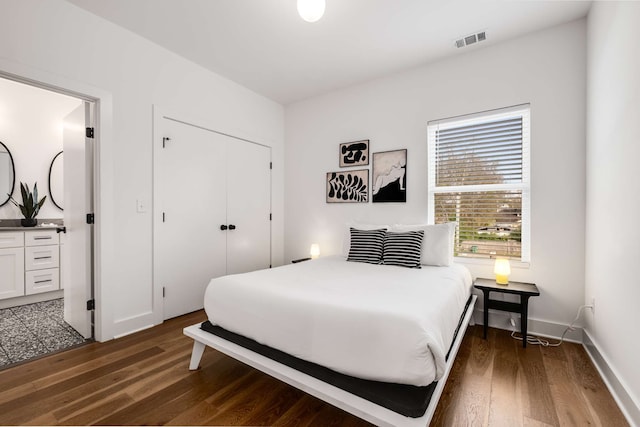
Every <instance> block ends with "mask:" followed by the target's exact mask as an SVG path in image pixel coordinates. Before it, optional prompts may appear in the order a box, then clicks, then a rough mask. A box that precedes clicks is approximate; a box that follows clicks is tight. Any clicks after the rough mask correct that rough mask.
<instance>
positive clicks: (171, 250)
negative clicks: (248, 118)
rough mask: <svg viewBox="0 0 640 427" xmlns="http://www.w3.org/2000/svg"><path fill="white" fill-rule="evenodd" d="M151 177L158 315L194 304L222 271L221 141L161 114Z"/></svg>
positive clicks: (223, 184)
mask: <svg viewBox="0 0 640 427" xmlns="http://www.w3.org/2000/svg"><path fill="white" fill-rule="evenodd" d="M162 120H163V123H162V126H161V128H162V131H163V134H162V136H163V137H164V138H165V140H164V148H163V147H162V143H163V141H162V138H157V140H156V144H160V145H159V146H158V145H156V146H155V147H154V150H155V168H156V169H155V171H154V175H155V179H154V185H155V189H154V194H155V198H156V200H155V201H154V222H155V226H154V230H155V231H154V238H155V240H154V282H155V283H156V286H158V285H160V286H162V287H164V295H165V297H164V319H169V318H172V317H175V316H179V315H181V314H185V313H189V312H192V311H195V310H199V309H201V308H202V307H203V305H204V291H205V288H206V286H207V284H208V283H209V281H210V280H211V279H212V278H214V277H218V276H222V275H224V274H225V273H226V262H227V256H226V235H227V234H226V231H222V230H220V225H221V224H226V188H227V180H226V173H227V171H226V161H225V159H226V149H225V147H226V141H225V139H224V138H225V137H223V136H221V135H219V134H216V133H213V132H210V131H207V130H203V129H200V128H198V127H195V126H191V125H187V124H184V123H180V122H176V121H173V120H170V119H166V118H163V119H162ZM166 138H169V139H166Z"/></svg>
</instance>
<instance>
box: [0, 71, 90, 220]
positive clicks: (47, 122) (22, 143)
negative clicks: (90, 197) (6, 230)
mask: <svg viewBox="0 0 640 427" xmlns="http://www.w3.org/2000/svg"><path fill="white" fill-rule="evenodd" d="M79 105H80V100H79V99H76V98H72V97H69V96H65V95H61V94H59V93H55V92H50V91H45V90H43V89H39V88H36V87H33V86H28V85H24V84H21V83H16V82H14V81H11V80H6V79H2V78H0V117H2V118H1V119H0V141H2V142H3V143H4V145H6V146H7V147H8V148H9V151H11V156H12V157H13V162H14V164H15V171H16V183H15V187H14V189H13V198H14V199H16V201H18V203H21V200H22V197H21V196H20V182H24V183H26V184H28V185H29V188H30V189H31V190H33V183H34V182H37V183H38V197H40V198H41V197H42V196H47V200H46V201H45V203H44V205H42V209H40V213H39V214H38V219H45V218H62V216H63V215H62V213H63V212H62V211H61V210H60V209H58V208H57V207H56V206H54V204H53V203H51V197H50V196H49V184H48V183H49V167H50V166H51V161H52V160H53V158H54V156H55V155H56V154H58V153H59V152H60V151H62V120H63V119H64V117H65V116H66V115H67V114H69V113H70V112H71V111H72V110H73V109H74V108H76V107H77V106H79ZM9 185H11V183H9ZM3 196H4V195H3ZM2 198H3V197H0V199H2ZM22 217H23V216H22V213H20V210H19V209H18V208H17V207H15V206H14V205H13V204H11V203H7V204H6V205H4V206H2V207H0V219H15V218H22Z"/></svg>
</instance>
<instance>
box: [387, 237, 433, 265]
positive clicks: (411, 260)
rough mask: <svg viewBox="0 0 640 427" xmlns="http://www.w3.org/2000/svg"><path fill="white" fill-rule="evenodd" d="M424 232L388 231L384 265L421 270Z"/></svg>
mask: <svg viewBox="0 0 640 427" xmlns="http://www.w3.org/2000/svg"><path fill="white" fill-rule="evenodd" d="M423 238H424V230H419V231H405V232H402V233H394V232H392V231H387V234H386V236H385V239H384V250H383V253H382V263H383V264H386V265H397V266H400V267H409V268H420V257H421V255H422V239H423Z"/></svg>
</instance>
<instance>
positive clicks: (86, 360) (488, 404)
mask: <svg viewBox="0 0 640 427" xmlns="http://www.w3.org/2000/svg"><path fill="white" fill-rule="evenodd" d="M203 320H205V315H204V313H203V312H202V311H200V312H196V313H192V314H188V315H186V316H181V317H179V318H176V319H172V320H169V321H167V322H165V323H164V324H162V325H159V326H157V327H155V328H152V329H149V330H146V331H142V332H139V333H136V334H134V335H130V336H127V337H124V338H121V339H118V340H114V341H111V342H107V343H92V344H88V345H86V346H83V347H80V348H75V349H72V350H69V351H66V352H62V353H58V354H54V355H51V356H47V357H44V358H42V359H38V360H35V361H33V362H29V363H25V364H22V365H19V366H15V367H12V368H8V369H5V370H2V371H0V424H1V425H61V424H62V425H92V424H98V425H123V424H124V425H142V424H146V425H277V426H365V425H368V424H367V423H366V422H364V421H362V420H359V419H358V418H355V417H353V416H351V415H349V414H347V413H345V412H343V411H341V410H339V409H337V408H334V407H332V406H331V405H328V404H326V403H323V402H322V401H320V400H318V399H316V398H313V397H310V396H309V395H307V394H305V393H303V392H301V391H299V390H297V389H295V388H293V387H290V386H288V385H286V384H284V383H281V382H280V381H278V380H275V379H273V378H271V377H269V376H267V375H265V374H262V373H260V372H258V371H256V370H254V369H252V368H249V367H247V366H245V365H243V364H242V363H240V362H237V361H235V360H233V359H231V358H229V357H226V356H224V355H222V354H220V353H218V352H216V351H214V350H212V349H209V348H208V349H207V350H206V351H205V354H204V357H203V358H202V364H201V369H200V370H198V371H195V372H191V371H189V370H188V364H189V356H190V353H191V346H192V341H191V340H190V339H188V338H186V337H185V336H183V335H182V328H183V327H185V326H189V325H191V324H194V323H197V322H200V321H203ZM432 425H434V426H485V425H490V426H503V425H504V426H573V425H575V426H582V425H603V426H625V425H627V423H626V422H625V420H624V417H623V416H622V413H621V412H620V410H619V409H618V407H617V406H616V404H615V402H614V400H613V398H612V397H611V395H610V394H609V392H608V390H607V389H606V387H605V385H604V383H603V382H602V380H601V378H600V377H599V376H598V374H597V372H596V370H595V368H594V367H593V365H592V364H591V361H590V360H589V358H588V356H587V354H586V353H585V351H584V349H583V348H582V347H581V346H579V345H576V344H567V343H565V344H563V345H562V346H561V347H559V348H540V347H538V346H529V347H528V348H527V349H522V348H521V346H520V345H519V343H518V342H516V341H515V340H513V339H511V338H510V337H509V334H508V332H506V331H501V330H496V329H490V334H489V339H488V340H484V339H482V328H481V327H479V326H476V327H470V328H469V330H468V331H467V334H466V336H465V339H464V341H463V344H462V347H461V348H460V352H459V354H458V357H457V359H456V362H455V364H454V366H453V369H452V373H451V376H450V377H449V381H448V382H447V385H446V387H445V390H444V393H443V395H442V398H441V400H440V403H439V405H438V409H437V410H436V414H435V417H434V420H433V422H432Z"/></svg>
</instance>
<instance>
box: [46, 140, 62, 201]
mask: <svg viewBox="0 0 640 427" xmlns="http://www.w3.org/2000/svg"><path fill="white" fill-rule="evenodd" d="M63 170H64V156H63V154H62V151H61V152H59V153H58V154H56V155H55V156H54V157H53V160H51V166H49V196H50V197H51V203H53V205H54V206H55V207H57V208H58V209H60V210H64V209H63V208H62V206H63V205H64V184H63Z"/></svg>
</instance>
